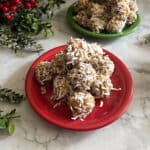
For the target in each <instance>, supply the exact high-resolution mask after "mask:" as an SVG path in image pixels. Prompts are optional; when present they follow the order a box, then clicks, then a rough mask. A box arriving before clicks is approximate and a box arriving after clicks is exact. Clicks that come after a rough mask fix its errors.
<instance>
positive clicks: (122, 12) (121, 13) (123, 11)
mask: <svg viewBox="0 0 150 150" xmlns="http://www.w3.org/2000/svg"><path fill="white" fill-rule="evenodd" d="M129 11H130V9H129V5H128V4H127V3H125V2H120V3H118V4H117V5H116V6H115V7H113V8H112V16H113V17H115V18H116V19H117V20H123V21H125V20H126V19H127V17H128V14H129Z"/></svg>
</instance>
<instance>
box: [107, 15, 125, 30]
mask: <svg viewBox="0 0 150 150" xmlns="http://www.w3.org/2000/svg"><path fill="white" fill-rule="evenodd" d="M125 24H126V21H123V20H117V19H116V18H115V17H114V18H112V19H111V20H110V21H109V22H108V24H107V27H106V28H107V31H108V32H110V33H116V32H121V31H122V30H123V28H124V27H125Z"/></svg>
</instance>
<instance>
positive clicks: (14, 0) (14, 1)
mask: <svg viewBox="0 0 150 150" xmlns="http://www.w3.org/2000/svg"><path fill="white" fill-rule="evenodd" d="M21 2H22V1H21V0H13V3H15V4H17V5H19V4H21Z"/></svg>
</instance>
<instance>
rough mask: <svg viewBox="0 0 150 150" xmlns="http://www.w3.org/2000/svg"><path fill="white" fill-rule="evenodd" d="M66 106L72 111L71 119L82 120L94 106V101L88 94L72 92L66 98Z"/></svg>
mask: <svg viewBox="0 0 150 150" xmlns="http://www.w3.org/2000/svg"><path fill="white" fill-rule="evenodd" d="M68 106H69V107H70V110H71V111H72V116H73V117H72V119H73V120H76V119H81V120H82V119H84V118H85V117H86V116H87V115H89V114H90V113H91V112H92V110H93V108H94V106H95V99H94V97H93V96H92V95H91V94H90V93H88V92H74V93H73V94H72V95H71V96H69V97H68Z"/></svg>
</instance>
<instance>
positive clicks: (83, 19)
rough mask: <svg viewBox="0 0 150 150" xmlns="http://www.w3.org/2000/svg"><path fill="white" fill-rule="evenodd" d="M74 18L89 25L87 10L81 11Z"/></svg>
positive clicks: (85, 25) (82, 23)
mask: <svg viewBox="0 0 150 150" xmlns="http://www.w3.org/2000/svg"><path fill="white" fill-rule="evenodd" d="M74 19H75V20H76V21H77V22H78V23H79V24H80V25H83V26H84V27H88V22H89V19H88V15H87V13H86V12H85V11H83V10H82V11H80V12H79V13H78V14H77V15H76V16H75V17H74Z"/></svg>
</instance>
